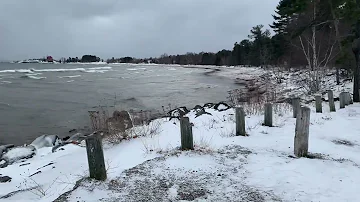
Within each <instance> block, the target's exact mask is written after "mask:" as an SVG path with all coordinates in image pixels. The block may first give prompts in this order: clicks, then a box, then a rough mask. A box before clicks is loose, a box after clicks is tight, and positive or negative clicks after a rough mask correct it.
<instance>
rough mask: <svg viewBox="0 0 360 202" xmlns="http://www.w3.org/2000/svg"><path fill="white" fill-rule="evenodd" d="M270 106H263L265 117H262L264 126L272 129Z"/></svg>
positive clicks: (267, 104)
mask: <svg viewBox="0 0 360 202" xmlns="http://www.w3.org/2000/svg"><path fill="white" fill-rule="evenodd" d="M272 107H273V106H272V104H271V103H266V104H265V115H264V125H265V126H269V127H272V126H273V123H272V122H273V115H272V114H273V113H272V111H273V110H272Z"/></svg>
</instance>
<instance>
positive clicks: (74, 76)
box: [58, 75, 81, 78]
mask: <svg viewBox="0 0 360 202" xmlns="http://www.w3.org/2000/svg"><path fill="white" fill-rule="evenodd" d="M80 76H81V75H73V76H58V77H59V78H76V77H80Z"/></svg>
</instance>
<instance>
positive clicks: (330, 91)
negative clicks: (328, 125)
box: [328, 90, 336, 112]
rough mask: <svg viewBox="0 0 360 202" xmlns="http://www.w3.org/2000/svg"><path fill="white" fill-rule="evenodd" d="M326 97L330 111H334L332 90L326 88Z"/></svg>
mask: <svg viewBox="0 0 360 202" xmlns="http://www.w3.org/2000/svg"><path fill="white" fill-rule="evenodd" d="M328 99H329V107H330V112H336V108H335V103H334V93H333V91H332V90H328Z"/></svg>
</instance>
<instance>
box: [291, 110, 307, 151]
mask: <svg viewBox="0 0 360 202" xmlns="http://www.w3.org/2000/svg"><path fill="white" fill-rule="evenodd" d="M309 126H310V108H308V107H301V108H300V110H299V113H298V116H297V117H296V126H295V138H294V154H295V156H297V157H306V156H307V155H308V149H309Z"/></svg>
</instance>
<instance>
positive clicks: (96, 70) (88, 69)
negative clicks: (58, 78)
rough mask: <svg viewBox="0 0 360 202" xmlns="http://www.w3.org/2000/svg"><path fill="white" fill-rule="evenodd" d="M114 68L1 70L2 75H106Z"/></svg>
mask: <svg viewBox="0 0 360 202" xmlns="http://www.w3.org/2000/svg"><path fill="white" fill-rule="evenodd" d="M111 69H112V67H108V66H106V67H91V68H69V69H7V70H0V73H28V74H33V73H37V72H87V73H104V72H106V71H109V70H111Z"/></svg>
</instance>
